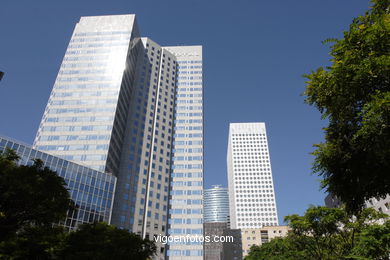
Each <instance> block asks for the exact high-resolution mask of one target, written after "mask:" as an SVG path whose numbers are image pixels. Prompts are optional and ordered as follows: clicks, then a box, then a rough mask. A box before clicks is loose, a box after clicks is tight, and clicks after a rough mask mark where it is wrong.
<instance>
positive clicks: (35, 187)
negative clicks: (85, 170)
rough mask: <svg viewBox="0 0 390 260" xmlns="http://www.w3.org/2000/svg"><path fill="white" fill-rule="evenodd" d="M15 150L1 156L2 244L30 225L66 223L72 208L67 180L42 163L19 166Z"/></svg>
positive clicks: (0, 233) (0, 212) (0, 221)
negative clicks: (65, 219) (63, 221)
mask: <svg viewBox="0 0 390 260" xmlns="http://www.w3.org/2000/svg"><path fill="white" fill-rule="evenodd" d="M18 159H19V158H18V156H17V155H16V154H15V152H14V151H12V150H7V151H6V152H4V153H1V154H0V242H1V241H3V240H5V239H7V238H9V237H10V236H14V235H15V234H16V233H17V232H19V231H22V230H23V229H26V228H28V227H31V226H35V227H37V226H50V225H52V224H53V223H57V222H59V221H61V220H63V219H64V218H65V216H66V212H67V210H68V209H69V208H70V206H71V202H72V201H71V199H70V196H69V192H68V190H67V189H66V187H65V184H66V183H65V181H64V179H63V178H61V177H60V176H58V175H57V174H56V173H55V172H53V171H51V170H50V169H49V168H46V167H45V168H44V167H43V163H42V161H40V160H35V162H34V164H33V165H31V166H24V165H21V166H20V165H17V163H16V162H17V160H18Z"/></svg>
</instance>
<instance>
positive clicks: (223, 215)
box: [203, 185, 229, 223]
mask: <svg viewBox="0 0 390 260" xmlns="http://www.w3.org/2000/svg"><path fill="white" fill-rule="evenodd" d="M203 205H204V222H205V223H213V222H225V223H227V222H228V218H229V195H228V189H227V188H223V187H221V186H220V185H214V186H213V188H211V189H205V190H204V203H203Z"/></svg>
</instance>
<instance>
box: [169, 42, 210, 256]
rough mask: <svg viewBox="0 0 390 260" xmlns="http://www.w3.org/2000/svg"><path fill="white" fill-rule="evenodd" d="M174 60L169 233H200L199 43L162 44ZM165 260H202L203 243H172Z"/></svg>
mask: <svg viewBox="0 0 390 260" xmlns="http://www.w3.org/2000/svg"><path fill="white" fill-rule="evenodd" d="M164 49H165V50H167V51H169V52H171V53H172V54H173V55H174V56H175V57H176V60H177V63H178V67H177V93H176V115H175V124H174V125H175V135H174V142H173V152H174V154H173V166H172V174H171V191H170V222H169V230H168V233H169V234H170V235H172V236H186V235H190V236H201V235H203V205H202V202H203V82H202V46H180V47H164ZM168 256H169V259H194V260H195V259H196V260H198V259H199V260H200V259H203V243H201V242H197V241H195V242H191V241H186V242H178V243H172V244H170V246H169V251H168Z"/></svg>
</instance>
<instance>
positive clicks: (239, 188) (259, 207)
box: [227, 123, 278, 229]
mask: <svg viewBox="0 0 390 260" xmlns="http://www.w3.org/2000/svg"><path fill="white" fill-rule="evenodd" d="M227 170H228V185H229V208H230V227H231V228H232V229H243V228H261V227H263V226H277V225H278V218H277V211H276V200H275V192H274V185H273V180H272V170H271V160H270V155H269V151H268V142H267V133H266V129H265V124H264V123H231V124H230V128H229V141H228V152H227Z"/></svg>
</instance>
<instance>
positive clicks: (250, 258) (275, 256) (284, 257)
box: [245, 237, 306, 260]
mask: <svg viewBox="0 0 390 260" xmlns="http://www.w3.org/2000/svg"><path fill="white" fill-rule="evenodd" d="M305 255H306V254H305V252H300V251H299V250H297V248H296V247H295V245H294V243H293V241H292V240H291V239H290V237H286V238H275V239H273V240H271V241H270V242H268V243H265V244H262V245H261V246H257V245H254V246H252V247H251V249H250V252H249V254H248V255H247V256H246V257H245V260H296V259H305Z"/></svg>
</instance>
